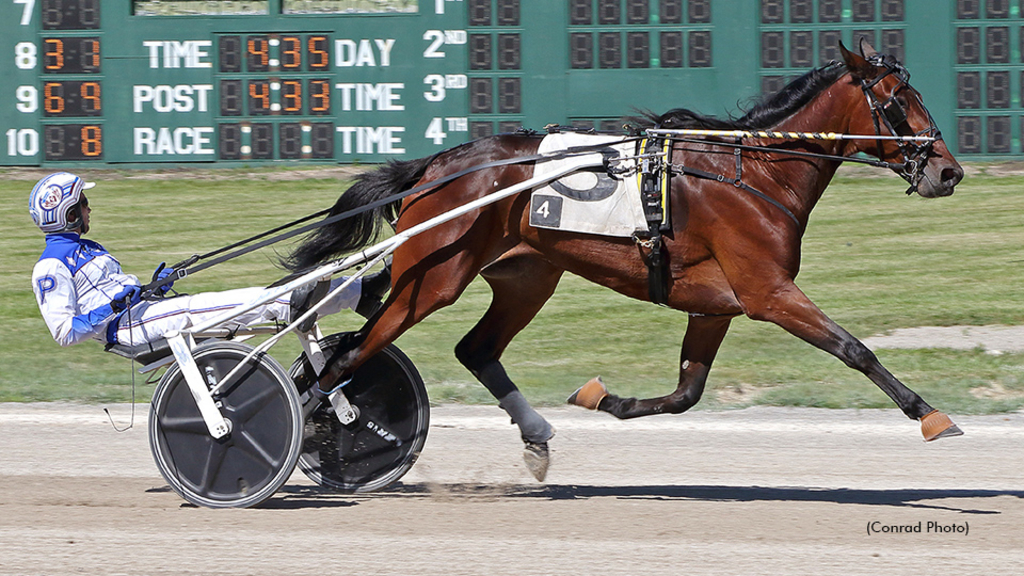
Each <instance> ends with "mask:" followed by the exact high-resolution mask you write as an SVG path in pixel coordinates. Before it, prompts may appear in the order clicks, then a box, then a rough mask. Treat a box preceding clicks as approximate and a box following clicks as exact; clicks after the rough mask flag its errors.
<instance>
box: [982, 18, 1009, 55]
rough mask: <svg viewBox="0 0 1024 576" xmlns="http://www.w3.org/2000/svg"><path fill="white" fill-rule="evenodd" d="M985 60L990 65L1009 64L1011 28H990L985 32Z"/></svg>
mask: <svg viewBox="0 0 1024 576" xmlns="http://www.w3.org/2000/svg"><path fill="white" fill-rule="evenodd" d="M985 58H986V61H987V63H988V64H1009V62H1010V29H1009V28H1007V27H1006V26H990V27H989V28H988V29H987V30H985Z"/></svg>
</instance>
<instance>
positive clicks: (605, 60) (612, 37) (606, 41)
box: [597, 32, 622, 68]
mask: <svg viewBox="0 0 1024 576" xmlns="http://www.w3.org/2000/svg"><path fill="white" fill-rule="evenodd" d="M597 43H598V47H597V62H598V66H599V67H601V68H620V67H621V66H622V37H621V36H620V35H619V33H618V32H601V33H599V34H598V35H597Z"/></svg>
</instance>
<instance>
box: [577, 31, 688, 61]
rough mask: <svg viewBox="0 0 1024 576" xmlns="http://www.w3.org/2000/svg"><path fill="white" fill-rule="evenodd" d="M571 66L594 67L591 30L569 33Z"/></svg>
mask: <svg viewBox="0 0 1024 576" xmlns="http://www.w3.org/2000/svg"><path fill="white" fill-rule="evenodd" d="M680 34H682V33H681V32H680ZM569 66H570V67H572V68H593V67H594V37H593V35H592V34H590V33H589V32H574V33H572V34H570V35H569Z"/></svg>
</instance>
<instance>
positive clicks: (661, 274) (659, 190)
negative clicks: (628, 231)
mask: <svg viewBox="0 0 1024 576" xmlns="http://www.w3.org/2000/svg"><path fill="white" fill-rule="evenodd" d="M668 147H671V144H670V143H669V142H668V141H667V139H665V138H660V137H657V136H652V137H651V138H647V139H644V141H643V143H642V144H641V148H642V149H641V150H640V152H641V155H642V156H646V158H644V160H643V161H642V162H641V164H640V174H639V178H640V198H641V201H642V205H643V209H644V215H645V217H646V220H647V231H646V235H645V236H646V238H645V239H644V240H643V241H641V240H640V237H639V235H638V234H634V239H635V240H636V241H637V244H638V245H640V246H641V247H642V246H643V245H648V246H649V247H650V251H651V253H650V254H649V255H648V256H647V257H646V258H645V264H647V295H648V297H649V298H650V299H651V302H653V303H655V304H659V305H664V304H666V303H668V292H669V290H668V277H669V275H668V270H667V264H668V262H667V261H666V260H665V255H664V250H663V249H664V242H663V241H662V238H661V231H662V229H663V227H664V226H665V224H666V221H667V220H668V219H669V215H668V214H667V211H666V206H667V203H666V197H667V196H668V187H667V186H666V185H665V184H666V182H667V173H668V167H667V165H666V163H665V160H664V159H662V158H661V157H658V156H656V155H653V154H652V152H653V153H654V154H657V153H662V152H663V153H664V154H666V155H667V154H668V151H667V150H666V148H668Z"/></svg>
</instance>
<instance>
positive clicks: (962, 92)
mask: <svg viewBox="0 0 1024 576" xmlns="http://www.w3.org/2000/svg"><path fill="white" fill-rule="evenodd" d="M956 85H957V86H956V94H957V100H956V107H957V108H960V109H964V110H973V109H975V108H981V72H957V75H956Z"/></svg>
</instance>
